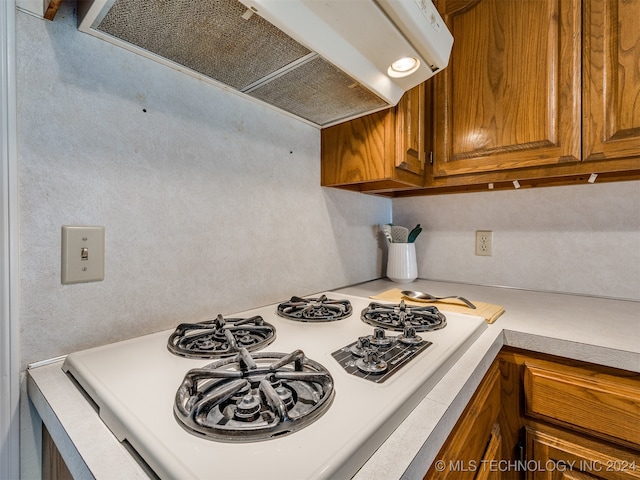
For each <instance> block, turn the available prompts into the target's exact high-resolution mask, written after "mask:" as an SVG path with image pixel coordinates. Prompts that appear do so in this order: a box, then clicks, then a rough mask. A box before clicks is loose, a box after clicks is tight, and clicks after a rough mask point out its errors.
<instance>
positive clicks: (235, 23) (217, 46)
mask: <svg viewBox="0 0 640 480" xmlns="http://www.w3.org/2000/svg"><path fill="white" fill-rule="evenodd" d="M246 11H247V7H245V6H244V5H242V4H241V3H240V2H237V1H236V0H116V1H115V2H114V4H113V6H112V7H111V9H110V10H109V11H108V13H107V14H106V16H105V17H104V18H103V19H102V21H101V22H100V24H99V25H98V27H97V29H98V30H100V31H101V32H104V33H108V34H109V35H113V36H114V37H117V38H119V39H121V40H124V41H126V42H129V43H132V44H133V45H136V46H138V47H140V48H143V49H145V50H148V51H150V52H153V53H156V54H157V55H160V56H161V57H164V58H166V59H169V60H172V61H174V62H176V63H179V64H180V65H183V66H185V67H188V68H190V69H192V70H195V71H196V72H198V73H201V74H203V75H206V76H208V77H211V78H213V79H215V80H218V81H219V82H222V83H224V84H226V85H229V86H231V87H234V88H235V89H237V90H242V89H243V88H244V87H246V86H247V85H250V84H251V83H253V82H255V81H256V80H258V79H260V78H262V77H264V76H266V75H268V74H270V73H273V72H274V71H276V70H278V69H280V68H282V67H284V66H285V65H288V64H289V63H291V62H293V61H294V60H297V59H299V58H300V57H303V56H304V55H306V54H308V53H309V50H308V49H307V48H305V47H304V46H303V45H300V44H299V43H297V42H296V41H295V40H293V39H292V38H291V37H289V36H287V35H286V34H284V33H283V32H282V31H280V30H279V29H277V28H276V27H274V26H273V25H271V24H270V23H269V22H267V21H265V20H263V19H262V18H261V17H260V16H258V15H252V16H251V17H250V18H249V19H247V20H245V19H244V18H242V15H243V14H244V13H245V12H246ZM266 53H268V54H266Z"/></svg>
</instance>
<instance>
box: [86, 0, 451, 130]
mask: <svg viewBox="0 0 640 480" xmlns="http://www.w3.org/2000/svg"><path fill="white" fill-rule="evenodd" d="M78 22H79V25H78V28H79V29H80V30H81V31H83V32H87V33H90V34H92V35H95V36H97V37H99V38H102V39H104V40H107V41H109V42H112V43H115V44H117V45H120V46H123V47H125V48H127V49H129V50H132V51H134V52H136V53H139V54H141V55H144V56H146V57H149V58H152V59H154V60H156V61H159V62H162V63H164V64H166V65H169V66H172V67H174V68H176V69H178V70H180V71H183V72H185V73H188V74H190V75H194V76H196V77H198V78H201V79H203V80H205V81H208V82H211V83H214V84H218V85H222V86H225V87H228V88H231V89H233V90H235V91H238V92H241V93H243V94H246V95H248V96H249V97H251V98H253V99H256V100H259V101H261V102H265V103H267V104H269V105H272V106H275V107H277V108H278V109H281V110H284V111H286V112H288V113H290V114H292V115H295V116H296V117H299V118H301V119H303V120H305V121H306V122H308V123H311V124H314V125H316V126H319V127H326V126H330V125H333V124H336V123H340V122H343V121H346V120H349V119H351V118H355V117H358V116H362V115H365V114H368V113H372V112H375V111H378V110H382V109H384V108H388V107H390V106H393V105H395V104H396V103H397V102H398V100H399V99H400V97H401V96H402V94H403V93H404V92H405V91H407V90H409V89H410V88H412V87H414V86H416V85H418V84H419V83H421V82H424V81H425V80H426V79H427V78H429V77H431V76H432V75H433V74H434V73H435V72H437V71H439V70H441V69H442V68H444V67H446V65H447V64H448V62H449V54H450V52H451V47H452V45H453V37H452V36H451V33H450V32H449V31H448V29H447V27H446V26H445V24H444V22H443V21H442V18H441V17H440V15H439V14H438V12H437V10H436V9H435V7H434V6H433V4H432V2H431V1H430V0H375V1H374V0H241V1H237V0H198V1H193V0H170V1H169V0H144V1H142V0H79V2H78ZM404 57H409V58H413V59H417V60H418V62H419V63H418V66H417V67H415V68H414V70H415V71H414V72H413V73H411V74H410V75H407V76H404V77H396V78H394V77H392V76H390V75H389V74H388V69H389V66H390V65H391V64H392V63H393V62H394V61H396V60H398V59H400V58H404Z"/></svg>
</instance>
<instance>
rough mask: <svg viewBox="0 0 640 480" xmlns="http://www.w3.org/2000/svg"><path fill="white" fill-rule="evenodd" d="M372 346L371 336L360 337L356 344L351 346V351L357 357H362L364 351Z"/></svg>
mask: <svg viewBox="0 0 640 480" xmlns="http://www.w3.org/2000/svg"><path fill="white" fill-rule="evenodd" d="M370 347H371V337H360V338H358V341H357V342H356V344H355V345H353V346H352V347H351V348H350V351H351V353H352V354H353V355H355V356H356V357H362V356H363V355H364V351H365V350H368V349H369V348H370Z"/></svg>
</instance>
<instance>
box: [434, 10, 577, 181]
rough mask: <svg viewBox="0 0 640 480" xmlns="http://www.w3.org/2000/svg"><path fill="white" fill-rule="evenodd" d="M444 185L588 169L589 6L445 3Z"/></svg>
mask: <svg viewBox="0 0 640 480" xmlns="http://www.w3.org/2000/svg"><path fill="white" fill-rule="evenodd" d="M437 5H438V7H439V11H440V12H442V14H443V18H444V20H445V22H446V23H447V25H448V26H449V29H450V30H451V32H452V33H453V36H454V38H455V42H454V45H453V51H452V54H451V62H450V64H449V66H448V67H447V68H446V69H445V70H443V71H442V72H441V73H439V74H438V75H436V76H435V77H434V79H435V91H436V94H435V105H434V110H435V114H434V118H435V131H434V142H435V152H434V176H435V177H438V176H450V175H460V174H470V173H481V172H491V171H498V170H508V169H516V168H523V167H533V166H544V165H553V164H557V163H562V162H577V161H579V160H580V120H581V116H580V115H581V111H580V91H581V89H580V85H581V78H580V75H581V68H580V59H581V44H580V41H579V39H580V30H581V4H580V0H562V1H561V0H545V1H540V0H519V1H517V2H511V1H504V0H476V1H470V2H469V1H467V2H461V1H445V0H442V1H439V2H438V3H437Z"/></svg>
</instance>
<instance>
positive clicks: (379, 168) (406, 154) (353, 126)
mask: <svg viewBox="0 0 640 480" xmlns="http://www.w3.org/2000/svg"><path fill="white" fill-rule="evenodd" d="M429 92H430V90H429ZM428 102H429V99H428V98H427V89H425V85H424V84H420V85H418V86H417V87H415V88H413V89H411V90H409V91H408V92H407V93H405V94H404V96H403V97H402V98H401V99H400V102H398V105H397V106H396V107H395V108H391V109H388V110H385V111H382V112H377V113H373V114H370V115H367V116H364V117H361V118H356V119H355V120H351V121H349V122H345V123H341V124H339V125H335V126H333V127H329V128H325V129H323V130H322V133H321V137H322V154H321V156H322V161H321V167H322V168H321V171H322V179H321V184H322V185H323V186H338V187H342V188H348V189H351V190H359V191H367V192H389V191H398V190H404V189H412V188H416V187H422V186H423V184H424V174H425V158H426V149H427V148H429V150H430V148H431V143H430V142H429V141H428V140H429V138H430V137H428V136H427V135H426V129H427V126H426V119H427V114H426V110H427V105H428ZM429 118H430V117H429Z"/></svg>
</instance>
